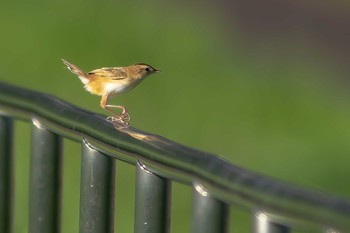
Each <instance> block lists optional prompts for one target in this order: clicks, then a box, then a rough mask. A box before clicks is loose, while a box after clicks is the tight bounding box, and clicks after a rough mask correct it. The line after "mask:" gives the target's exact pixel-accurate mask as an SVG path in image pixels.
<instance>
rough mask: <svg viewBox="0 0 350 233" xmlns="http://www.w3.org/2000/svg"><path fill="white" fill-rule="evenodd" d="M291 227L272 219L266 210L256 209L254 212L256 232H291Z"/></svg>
mask: <svg viewBox="0 0 350 233" xmlns="http://www.w3.org/2000/svg"><path fill="white" fill-rule="evenodd" d="M289 232H290V228H289V227H287V226H285V225H283V224H280V223H276V222H273V221H271V219H269V217H268V215H267V214H266V213H264V212H260V211H256V212H255V214H254V233H289Z"/></svg>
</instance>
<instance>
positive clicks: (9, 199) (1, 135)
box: [0, 116, 13, 233]
mask: <svg viewBox="0 0 350 233" xmlns="http://www.w3.org/2000/svg"><path fill="white" fill-rule="evenodd" d="M12 145H13V122H12V119H11V118H9V117H6V116H0V232H7V233H11V232H12V203H13V173H12V172H13V171H12V169H13V167H12V166H13V164H12V163H13V150H12V148H13V146H12Z"/></svg>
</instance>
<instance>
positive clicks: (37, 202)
mask: <svg viewBox="0 0 350 233" xmlns="http://www.w3.org/2000/svg"><path fill="white" fill-rule="evenodd" d="M61 152H62V138H61V137H60V136H58V135H56V134H54V133H52V132H50V131H48V130H47V129H45V128H43V127H42V126H41V125H40V122H37V121H35V120H34V121H33V126H32V135H31V161H30V182H29V185H30V186H29V233H58V232H60V210H61V206H60V205H61V203H60V201H61V195H60V192H61V163H62V153H61Z"/></svg>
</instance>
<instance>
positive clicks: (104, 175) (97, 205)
mask: <svg viewBox="0 0 350 233" xmlns="http://www.w3.org/2000/svg"><path fill="white" fill-rule="evenodd" d="M114 181H115V159H113V158H111V157H108V156H106V155H104V154H102V153H101V152H99V151H97V150H95V149H93V148H92V147H91V146H90V145H89V143H88V141H87V140H83V142H82V157H81V182H80V221H79V227H80V231H79V232H80V233H113V231H114Z"/></svg>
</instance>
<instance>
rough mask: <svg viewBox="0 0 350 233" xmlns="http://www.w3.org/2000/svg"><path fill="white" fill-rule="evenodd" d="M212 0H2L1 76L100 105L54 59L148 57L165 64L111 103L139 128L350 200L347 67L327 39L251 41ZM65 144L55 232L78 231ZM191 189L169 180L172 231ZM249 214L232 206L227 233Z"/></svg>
mask: <svg viewBox="0 0 350 233" xmlns="http://www.w3.org/2000/svg"><path fill="white" fill-rule="evenodd" d="M314 4H317V3H314ZM213 5H215V2H214V1H213V2H203V3H201V4H198V5H196V4H190V3H186V2H177V3H176V2H170V1H158V0H151V1H136V0H133V1H123V2H121V1H93V0H87V1H82V0H78V1H66V0H63V1H39V0H34V1H19V0H12V1H2V2H1V7H0V28H1V36H0V70H1V75H0V80H1V81H6V82H8V83H12V84H16V85H19V86H22V87H26V88H30V89H34V90H38V91H42V92H45V93H50V94H52V95H54V96H57V97H59V98H61V99H64V100H66V101H69V102H71V103H73V104H74V105H77V106H80V107H82V108H85V109H89V110H91V111H96V112H100V113H104V114H106V112H104V111H103V110H102V109H100V107H99V105H98V103H99V98H98V97H96V96H92V95H90V94H89V93H87V92H86V91H84V89H83V88H82V85H81V83H80V81H79V80H78V79H77V78H76V77H74V75H72V74H71V73H70V72H69V71H67V69H65V68H64V66H63V64H62V63H61V61H60V58H65V59H67V60H68V61H71V62H73V63H75V64H77V65H78V66H79V67H81V68H82V69H84V70H86V71H89V70H92V69H95V68H99V67H103V66H104V67H106V66H124V65H129V64H132V63H136V62H145V63H149V64H151V65H153V66H154V67H156V68H158V69H160V70H162V72H161V73H160V74H157V75H154V76H151V77H149V78H148V79H147V80H145V81H144V82H143V83H142V84H141V85H140V86H139V87H137V88H136V89H135V90H133V91H132V92H130V93H128V94H125V95H123V96H120V97H116V98H114V99H113V100H112V102H113V103H115V104H122V105H126V106H127V107H128V109H129V111H130V114H131V115H132V117H133V120H132V123H131V124H132V125H133V126H134V127H136V128H140V129H142V130H146V131H149V132H153V133H156V134H160V135H162V136H165V137H167V138H170V139H172V140H174V141H176V142H180V143H183V144H185V145H189V146H192V147H195V148H199V149H201V150H205V151H210V152H214V153H217V154H219V155H220V156H222V157H224V158H226V159H227V160H229V161H231V162H232V163H234V164H237V165H239V166H242V167H245V168H248V169H251V170H254V171H257V172H260V173H262V174H266V175H270V176H274V177H278V178H280V179H282V180H286V181H291V182H293V183H296V184H299V185H303V186H308V187H311V188H315V189H318V190H322V191H327V192H331V193H334V194H337V195H340V196H344V197H349V196H350V188H349V185H348V184H347V182H344V180H346V179H347V178H348V177H349V176H350V170H349V162H350V158H349V154H350V143H349V141H350V120H349V119H350V104H349V103H350V95H349V91H348V89H349V86H348V85H347V84H346V83H345V84H344V82H343V80H342V77H346V76H347V75H348V74H347V73H342V72H340V65H339V64H338V60H337V59H336V58H334V57H332V56H329V53H328V51H327V50H323V48H324V45H322V44H318V43H317V41H307V40H304V39H303V35H300V36H301V37H300V39H299V40H289V36H288V34H287V35H279V36H277V38H276V36H274V35H270V37H269V35H267V38H268V39H266V40H263V41H257V43H255V44H254V47H253V48H248V45H249V44H248V43H245V41H244V35H243V34H244V32H242V30H240V28H239V27H235V24H236V23H239V22H229V23H230V24H229V25H228V24H225V20H224V19H223V18H221V17H220V16H221V14H220V11H219V10H217V8H215V7H213ZM226 23H227V22H226ZM262 23H263V22H262ZM277 35H278V34H277ZM311 45H312V46H311ZM0 95H1V93H0ZM29 135H30V126H29V125H28V124H26V123H22V122H18V123H17V124H16V145H15V152H16V153H15V156H16V157H15V169H16V170H15V181H16V187H15V216H16V217H15V220H14V221H15V222H14V223H15V224H14V229H15V231H14V232H15V233H22V232H26V231H27V225H28V222H27V211H28V204H27V200H28V197H27V194H28V174H29V173H28V171H29V170H28V166H29V149H30V145H29V139H30V137H29ZM64 151H65V155H64V183H63V185H64V189H63V200H64V204H63V216H62V227H63V230H62V232H78V207H79V179H80V170H79V169H80V168H79V162H80V145H79V144H78V143H74V142H70V141H67V140H65V148H64ZM134 172H135V171H134V168H133V167H132V166H131V165H126V164H123V163H121V162H117V195H116V224H115V225H116V230H117V232H133V208H134V203H133V201H134V199H133V197H134ZM190 191H191V190H190V188H189V187H186V186H183V185H181V184H177V183H175V184H174V197H173V199H174V205H173V219H172V223H173V224H172V230H173V231H172V232H189V229H190V220H189V216H190V211H191V209H190V202H191V196H190ZM249 217H250V213H247V212H242V211H240V210H238V209H237V208H235V207H233V208H232V214H231V218H232V232H247V231H250V230H251V226H250V223H251V220H250V219H249Z"/></svg>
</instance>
